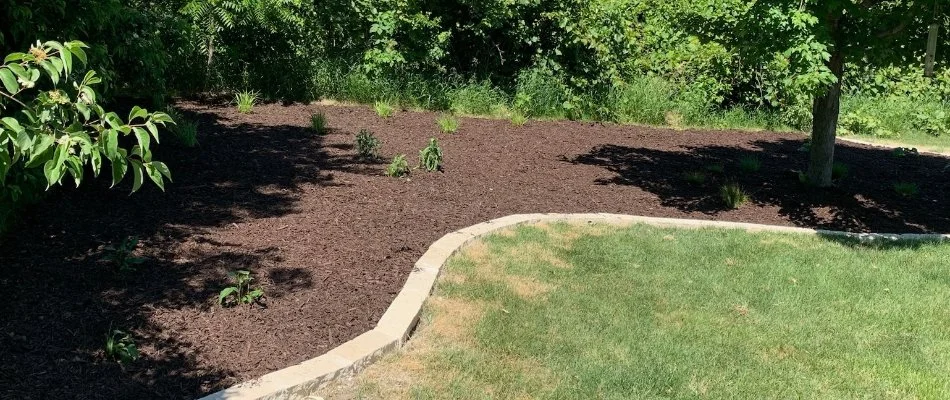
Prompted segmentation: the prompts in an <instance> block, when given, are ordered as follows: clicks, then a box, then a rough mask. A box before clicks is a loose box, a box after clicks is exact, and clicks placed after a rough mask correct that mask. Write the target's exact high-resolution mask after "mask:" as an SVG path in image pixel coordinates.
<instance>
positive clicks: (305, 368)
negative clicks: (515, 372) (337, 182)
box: [200, 214, 950, 400]
mask: <svg viewBox="0 0 950 400" xmlns="http://www.w3.org/2000/svg"><path fill="white" fill-rule="evenodd" d="M537 222H587V223H592V222H598V223H608V224H616V225H629V224H637V223H640V224H647V225H651V226H657V227H670V228H693V229H695V228H724V229H743V230H746V231H753V232H755V231H760V232H761V231H768V232H784V233H803V234H817V235H832V236H843V237H852V238H856V239H858V240H861V241H865V242H871V241H882V240H885V241H896V240H950V234H852V233H846V232H840V231H825V230H815V229H807V228H796V227H788V226H774V225H760V224H748V223H738V222H724V221H707V220H692V219H673V218H654V217H641V216H633V215H620V214H518V215H511V216H507V217H503V218H497V219H493V220H491V221H488V222H483V223H480V224H476V225H472V226H470V227H468V228H464V229H461V230H458V231H455V232H452V233H449V234H447V235H445V236H443V237H442V238H440V239H439V240H437V241H435V243H433V244H432V245H431V246H429V249H428V250H427V251H426V252H425V254H423V255H422V257H421V258H419V260H418V261H416V264H415V267H414V268H413V270H412V272H411V273H410V274H409V278H408V279H407V280H406V284H405V285H404V286H403V288H402V290H401V291H400V292H399V294H398V295H397V296H396V298H395V299H394V300H393V302H392V304H390V306H389V308H388V309H387V310H386V313H385V314H383V316H382V318H380V320H379V323H378V324H377V325H376V327H375V328H373V329H372V330H370V331H369V332H366V333H364V334H362V335H360V336H357V337H356V338H355V339H352V340H350V341H349V342H346V343H343V344H342V345H340V346H338V347H336V348H334V349H333V350H330V351H329V352H328V353H326V354H324V355H321V356H319V357H316V358H313V359H310V360H307V361H304V362H302V363H300V364H297V365H294V366H290V367H287V368H284V369H281V370H278V371H275V372H271V373H269V374H267V375H264V376H263V377H260V378H258V379H254V380H251V381H248V382H244V383H241V384H238V385H235V386H232V387H230V388H227V389H224V390H222V391H219V392H216V393H212V394H210V395H208V396H205V397H203V398H201V399H200V400H251V399H255V400H256V399H262V400H263V399H309V398H313V397H311V396H313V395H314V393H315V392H316V391H317V390H318V389H320V388H321V387H323V386H324V385H326V384H327V383H328V382H330V381H331V380H333V379H335V378H338V377H341V376H344V375H348V374H353V373H356V372H359V371H360V370H362V369H363V368H365V367H366V366H368V365H369V364H370V363H372V362H373V361H375V360H377V359H379V358H380V357H381V356H383V355H384V354H386V353H389V352H391V351H393V350H395V349H397V348H399V347H401V346H402V345H403V344H404V343H405V341H406V340H407V339H408V338H409V334H410V333H411V331H412V329H413V328H414V327H415V325H416V323H417V322H418V321H419V314H420V312H421V311H422V306H423V304H424V303H425V300H426V298H427V297H428V296H429V293H430V292H431V291H432V288H433V287H434V285H435V281H436V278H438V276H439V272H440V270H441V269H442V266H443V265H444V264H445V262H446V261H447V260H448V259H449V258H450V257H451V256H452V255H454V254H455V253H456V252H458V251H459V250H460V249H462V248H463V247H464V246H465V245H466V244H468V243H469V242H471V241H473V240H475V239H477V238H479V237H482V236H484V235H486V234H489V233H492V232H496V231H498V230H500V229H503V228H508V227H512V226H516V225H521V224H526V223H537Z"/></svg>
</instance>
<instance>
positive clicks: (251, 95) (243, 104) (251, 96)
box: [234, 90, 259, 114]
mask: <svg viewBox="0 0 950 400" xmlns="http://www.w3.org/2000/svg"><path fill="white" fill-rule="evenodd" d="M258 97H259V95H258V93H257V92H254V91H250V90H245V91H243V92H239V93H237V94H235V95H234V103H235V104H237V109H238V112H239V113H241V114H250V113H251V112H253V111H254V106H256V105H257V101H258Z"/></svg>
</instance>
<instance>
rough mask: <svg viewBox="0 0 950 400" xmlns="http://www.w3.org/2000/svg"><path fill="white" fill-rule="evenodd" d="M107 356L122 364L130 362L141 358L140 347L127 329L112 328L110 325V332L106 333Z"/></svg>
mask: <svg viewBox="0 0 950 400" xmlns="http://www.w3.org/2000/svg"><path fill="white" fill-rule="evenodd" d="M104 350H105V353H106V357H108V358H109V359H110V360H114V361H117V362H119V363H122V364H128V363H130V362H133V361H135V360H138V359H139V348H138V346H136V345H135V339H133V338H132V335H130V334H129V333H127V332H125V331H121V330H118V329H112V327H109V333H106V344H105V349H104Z"/></svg>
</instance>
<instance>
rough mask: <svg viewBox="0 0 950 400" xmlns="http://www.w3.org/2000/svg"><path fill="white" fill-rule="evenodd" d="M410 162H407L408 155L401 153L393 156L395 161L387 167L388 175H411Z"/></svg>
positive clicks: (395, 176)
mask: <svg viewBox="0 0 950 400" xmlns="http://www.w3.org/2000/svg"><path fill="white" fill-rule="evenodd" d="M409 171H410V170H409V163H408V162H406V155H405V154H400V155H398V156H396V157H393V161H392V162H391V163H389V166H387V167H386V176H390V177H393V178H400V177H403V176H406V175H409Z"/></svg>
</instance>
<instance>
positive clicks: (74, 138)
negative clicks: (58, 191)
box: [0, 41, 173, 193]
mask: <svg viewBox="0 0 950 400" xmlns="http://www.w3.org/2000/svg"><path fill="white" fill-rule="evenodd" d="M84 48H86V45H85V44H84V43H82V42H79V41H73V42H67V43H59V42H54V41H50V42H45V43H37V44H36V45H34V46H32V47H31V48H30V49H29V51H28V52H27V53H13V54H10V55H8V56H7V57H6V58H5V61H4V64H3V65H2V66H0V81H2V90H0V95H2V96H0V106H2V111H0V113H2V114H0V115H2V118H0V190H2V191H3V192H18V191H19V192H20V193H22V192H23V190H24V186H20V182H19V181H18V179H16V178H14V179H12V180H8V179H7V178H8V177H9V176H10V175H11V174H13V175H19V174H24V173H28V172H26V171H27V170H33V169H41V170H42V171H43V177H44V178H45V180H46V187H47V188H49V187H51V186H54V185H60V184H62V180H63V179H64V178H65V177H67V176H71V177H72V179H73V181H74V182H75V183H76V185H77V186H78V185H79V184H80V183H81V182H82V180H83V178H84V174H85V172H86V171H87V167H89V170H91V171H92V173H93V174H94V175H96V176H98V175H99V173H100V171H101V170H102V168H103V161H108V162H109V164H111V172H112V182H113V186H114V185H115V184H117V183H119V182H120V181H121V180H122V178H124V177H125V175H126V174H127V173H128V172H129V170H131V172H132V175H133V178H134V179H133V185H132V191H133V192H134V191H137V190H138V189H139V188H140V187H141V186H142V183H143V180H144V179H143V178H144V177H145V176H148V177H149V179H151V180H152V181H153V182H154V183H155V184H156V185H157V186H158V187H159V188H162V189H163V190H164V180H165V179H168V180H169V181H170V180H171V172H170V171H169V169H168V167H167V166H166V165H165V164H164V163H162V162H159V161H153V160H152V152H151V144H152V141H153V140H154V141H155V142H158V140H159V133H158V127H159V126H164V125H165V124H166V123H173V121H172V119H171V118H170V117H169V116H168V115H167V114H165V113H161V112H156V113H149V112H148V111H147V110H145V109H143V108H141V107H138V106H136V107H133V108H132V110H131V112H129V115H128V119H127V121H128V122H125V121H123V120H122V118H120V117H119V116H118V115H117V114H116V113H114V112H108V111H106V110H105V109H104V108H103V107H102V106H100V105H99V103H98V95H97V93H96V91H95V89H94V88H93V86H95V85H96V84H98V83H100V82H101V79H100V78H99V77H98V76H97V74H96V72H95V71H92V70H89V71H87V72H86V73H85V74H83V73H81V72H80V70H79V69H77V68H76V67H77V65H75V64H74V60H79V61H80V62H81V63H85V62H86V53H85V52H84V51H83V49H84ZM125 136H132V137H134V144H133V145H132V146H131V147H123V146H122V145H121V144H120V138H121V137H125Z"/></svg>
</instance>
